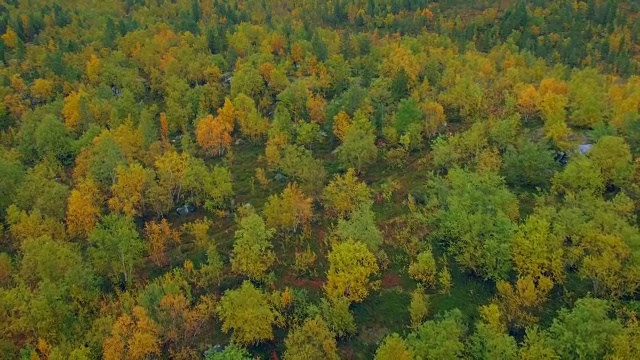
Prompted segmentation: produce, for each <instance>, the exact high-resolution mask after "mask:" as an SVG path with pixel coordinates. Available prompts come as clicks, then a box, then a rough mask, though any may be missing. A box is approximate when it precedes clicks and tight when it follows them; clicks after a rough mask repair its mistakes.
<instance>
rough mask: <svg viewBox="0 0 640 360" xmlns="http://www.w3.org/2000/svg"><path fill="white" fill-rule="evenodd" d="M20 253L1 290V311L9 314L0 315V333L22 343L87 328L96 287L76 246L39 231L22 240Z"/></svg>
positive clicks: (65, 337)
mask: <svg viewBox="0 0 640 360" xmlns="http://www.w3.org/2000/svg"><path fill="white" fill-rule="evenodd" d="M19 254H20V262H19V267H18V268H17V269H16V270H17V271H16V272H15V275H14V281H15V286H14V287H6V288H3V289H2V291H0V294H1V295H0V299H2V300H1V301H0V307H2V308H3V314H7V315H9V314H10V315H9V316H8V317H5V316H4V315H3V316H2V319H3V325H4V326H3V328H2V330H1V332H2V333H3V335H4V336H7V337H9V336H11V337H15V339H14V341H25V342H27V343H29V342H30V343H35V342H36V341H37V340H38V338H40V339H45V338H46V339H49V340H50V341H52V342H55V343H58V342H66V341H69V340H70V339H72V338H73V336H75V335H76V333H75V332H76V331H83V330H84V329H87V327H86V324H87V322H89V321H90V316H91V315H89V312H91V311H94V310H96V308H97V301H98V299H99V294H100V292H99V289H98V282H97V281H96V280H97V279H96V278H95V275H94V272H93V271H92V269H91V267H90V266H88V264H86V263H85V262H84V259H83V257H82V255H81V252H80V249H79V248H78V247H77V246H76V245H74V244H72V243H69V242H63V241H57V240H53V239H52V238H51V237H49V236H41V237H33V238H28V239H25V240H24V241H23V242H22V243H21V245H20V251H19ZM17 338H20V340H18V339H17Z"/></svg>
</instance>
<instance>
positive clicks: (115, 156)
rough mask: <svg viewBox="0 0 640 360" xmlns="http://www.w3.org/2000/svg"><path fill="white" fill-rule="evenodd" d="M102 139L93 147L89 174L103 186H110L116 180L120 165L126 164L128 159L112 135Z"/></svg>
mask: <svg viewBox="0 0 640 360" xmlns="http://www.w3.org/2000/svg"><path fill="white" fill-rule="evenodd" d="M100 139H101V140H100V141H99V142H98V143H97V144H96V145H94V147H93V148H92V149H91V155H90V157H89V164H88V165H89V174H90V175H91V177H92V178H93V179H94V180H95V181H96V182H97V183H98V184H100V185H101V186H102V187H104V188H108V187H110V186H111V185H112V184H113V183H114V182H115V179H116V168H117V167H118V165H126V163H127V160H126V158H125V154H124V151H123V150H122V147H120V145H119V144H118V143H117V142H116V140H115V139H114V138H113V136H112V135H110V134H106V135H105V136H101V137H100Z"/></svg>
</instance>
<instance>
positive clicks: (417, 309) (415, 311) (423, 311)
mask: <svg viewBox="0 0 640 360" xmlns="http://www.w3.org/2000/svg"><path fill="white" fill-rule="evenodd" d="M409 315H411V328H412V329H414V330H415V329H417V328H418V327H419V326H420V325H421V324H422V322H423V321H424V320H425V319H426V318H427V316H429V298H428V297H427V295H426V294H425V293H424V289H422V288H421V287H420V286H418V287H417V288H416V289H415V290H414V291H413V293H411V303H410V304H409Z"/></svg>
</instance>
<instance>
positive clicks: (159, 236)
mask: <svg viewBox="0 0 640 360" xmlns="http://www.w3.org/2000/svg"><path fill="white" fill-rule="evenodd" d="M144 232H145V237H146V240H147V250H148V252H149V255H150V256H151V259H152V260H153V262H154V263H155V264H156V265H157V266H165V265H167V259H166V257H165V253H166V248H167V245H169V243H171V242H173V243H175V244H176V245H177V244H179V243H180V232H179V231H178V230H174V229H171V226H170V225H169V222H168V221H167V219H162V220H161V221H160V222H157V221H149V222H147V223H146V224H144Z"/></svg>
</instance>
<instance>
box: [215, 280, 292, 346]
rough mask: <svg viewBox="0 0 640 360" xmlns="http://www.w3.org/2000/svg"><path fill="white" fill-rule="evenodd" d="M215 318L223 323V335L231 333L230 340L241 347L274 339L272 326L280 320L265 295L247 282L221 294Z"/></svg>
mask: <svg viewBox="0 0 640 360" xmlns="http://www.w3.org/2000/svg"><path fill="white" fill-rule="evenodd" d="M218 316H219V317H220V320H221V321H222V331H224V332H225V333H228V332H230V331H233V334H232V335H231V339H232V340H233V341H234V342H236V343H238V344H241V345H253V344H257V343H259V342H262V341H265V340H271V339H273V326H274V325H276V324H277V323H279V322H280V320H281V319H280V314H278V313H277V311H276V310H275V309H274V307H273V306H272V305H271V304H270V303H269V298H268V297H267V295H266V294H265V293H263V292H262V291H260V290H258V289H256V288H255V287H254V286H253V284H251V283H250V282H249V281H245V282H243V283H242V286H240V287H239V288H237V289H233V290H227V291H226V292H225V293H224V295H223V296H222V298H221V299H220V304H219V306H218Z"/></svg>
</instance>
